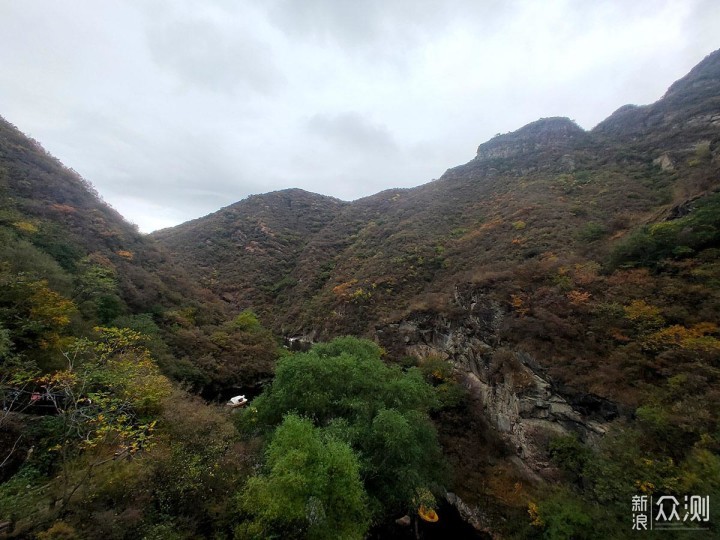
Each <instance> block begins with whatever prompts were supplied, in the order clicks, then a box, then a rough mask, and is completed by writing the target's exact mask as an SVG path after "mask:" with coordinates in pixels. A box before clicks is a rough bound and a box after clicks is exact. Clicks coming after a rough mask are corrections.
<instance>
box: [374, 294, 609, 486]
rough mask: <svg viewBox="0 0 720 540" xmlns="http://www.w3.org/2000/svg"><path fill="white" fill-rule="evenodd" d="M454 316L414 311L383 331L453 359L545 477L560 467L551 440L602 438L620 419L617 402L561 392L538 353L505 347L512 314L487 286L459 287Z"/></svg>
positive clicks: (409, 349) (419, 351)
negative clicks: (503, 336)
mask: <svg viewBox="0 0 720 540" xmlns="http://www.w3.org/2000/svg"><path fill="white" fill-rule="evenodd" d="M453 304H454V307H455V308H456V310H455V312H454V314H453V315H452V316H449V315H445V314H439V313H429V312H426V313H413V314H411V315H409V316H408V317H406V318H404V319H403V320H401V321H399V322H397V323H395V324H391V325H388V326H387V327H383V328H379V329H378V330H377V333H378V337H379V339H380V341H381V343H383V344H384V345H385V344H387V346H388V347H390V346H391V345H390V344H391V343H400V344H402V345H403V346H404V352H405V353H406V354H411V355H415V356H417V357H420V358H426V357H430V356H439V357H443V358H446V359H448V360H450V361H452V363H453V365H454V367H455V369H456V370H457V371H458V373H459V375H460V376H461V379H462V380H463V382H464V383H465V385H466V387H467V388H468V390H469V391H470V392H471V393H473V394H474V395H476V396H479V397H480V398H481V400H482V404H483V413H484V415H485V417H486V418H487V419H488V420H489V421H490V423H491V425H492V426H493V427H494V428H495V429H496V430H497V431H498V433H499V435H500V436H501V438H502V439H503V440H505V442H506V443H507V444H508V446H509V447H510V448H511V449H512V450H513V451H514V452H515V454H516V455H517V456H518V457H519V458H521V459H522V461H523V463H524V464H525V465H526V466H528V467H529V468H530V469H531V470H532V471H534V472H536V473H539V474H541V475H543V473H545V472H548V473H550V472H551V470H552V467H551V465H550V462H549V458H548V456H547V445H548V442H549V441H550V440H551V439H552V438H554V437H557V436H562V435H567V434H570V433H575V434H577V435H578V436H579V437H580V438H581V439H582V440H585V441H588V442H589V443H591V444H592V443H594V442H596V441H597V440H599V438H600V437H602V436H603V435H604V434H605V432H606V431H607V427H606V421H608V420H610V419H612V418H614V417H615V416H617V414H618V411H617V408H616V407H615V406H614V404H612V403H610V402H608V401H607V400H605V399H603V398H600V397H598V396H594V395H592V394H574V393H572V392H570V391H568V390H567V389H561V388H559V387H557V386H556V385H554V384H553V382H552V381H551V380H550V379H549V378H548V377H547V376H546V375H545V373H544V370H543V369H542V368H541V367H540V365H539V363H538V362H537V361H536V360H535V359H534V358H532V357H531V356H530V355H528V354H525V353H522V352H511V351H507V350H503V349H501V348H500V343H499V342H498V330H499V328H500V324H501V322H502V319H503V317H504V316H505V312H504V310H503V308H502V306H501V305H499V304H498V303H497V302H495V301H493V300H491V299H490V297H489V295H487V294H486V293H485V292H484V291H483V290H482V289H475V288H473V287H472V286H469V285H467V286H458V287H456V289H455V295H454V299H453Z"/></svg>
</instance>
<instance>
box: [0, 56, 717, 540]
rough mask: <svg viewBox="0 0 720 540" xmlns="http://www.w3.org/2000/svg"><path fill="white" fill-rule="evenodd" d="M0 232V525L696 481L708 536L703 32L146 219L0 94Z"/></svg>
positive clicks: (155, 520)
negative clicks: (600, 85)
mask: <svg viewBox="0 0 720 540" xmlns="http://www.w3.org/2000/svg"><path fill="white" fill-rule="evenodd" d="M0 239H1V241H0V362H1V364H0V365H1V366H2V371H1V372H0V397H1V398H2V401H3V412H2V415H1V416H0V482H1V483H0V535H6V536H8V537H12V538H41V539H51V538H101V537H103V538H149V539H156V538H157V539H161V538H162V539H165V538H167V539H170V538H173V539H174V538H198V537H205V538H233V537H234V538H238V539H240V538H279V537H282V538H337V537H342V538H363V537H372V538H390V537H400V538H403V537H404V538H412V537H414V536H417V535H424V537H426V538H433V537H442V535H443V534H444V535H445V536H446V537H447V535H455V536H458V535H460V536H461V537H462V536H465V537H479V538H489V537H510V538H622V537H626V536H627V532H628V531H629V530H631V529H630V527H631V525H632V517H633V516H632V512H631V511H630V509H631V501H632V497H633V496H642V495H647V496H654V497H660V496H663V495H668V496H675V497H678V498H682V497H685V496H692V495H701V496H707V495H709V496H710V500H711V515H710V517H709V520H708V521H707V522H706V523H705V522H704V523H703V527H705V528H706V529H707V530H705V531H704V532H703V531H700V532H698V531H693V532H692V533H689V534H692V535H694V536H692V537H693V538H703V537H705V538H712V537H715V536H717V532H718V518H717V511H716V508H717V504H716V502H717V500H718V498H719V497H720V426H719V425H718V411H720V327H719V325H720V51H717V52H715V53H713V54H711V55H710V56H708V57H707V58H705V59H704V60H703V61H702V62H701V63H700V64H699V65H698V66H697V67H696V68H694V69H693V70H692V71H691V72H690V73H689V74H688V75H687V76H686V77H684V78H683V79H681V80H679V81H678V82H676V83H675V84H673V85H672V86H671V88H670V89H669V90H668V92H667V93H666V95H665V96H664V97H663V98H662V99H660V100H659V101H657V102H656V103H654V104H651V105H646V106H626V107H623V108H621V109H619V110H618V111H616V112H615V113H614V114H613V115H611V116H610V117H609V118H608V119H607V120H605V121H603V122H601V123H600V124H599V125H598V126H597V127H595V128H594V129H592V130H590V131H585V130H583V129H582V128H580V127H579V126H577V125H576V124H575V123H574V122H573V121H571V120H569V119H566V118H544V119H540V120H538V121H536V122H533V123H531V124H529V125H527V126H525V127H522V128H520V129H518V130H517V131H514V132H512V133H507V134H499V135H497V136H496V137H494V138H493V139H491V140H490V141H487V142H485V143H483V144H481V145H480V146H479V148H478V151H477V155H476V156H475V157H474V158H473V159H472V160H471V161H469V162H468V163H466V164H465V165H461V166H458V167H455V168H452V169H449V170H448V171H447V172H446V173H445V174H444V175H443V176H442V177H441V178H439V179H437V180H433V181H431V182H429V183H427V184H424V185H421V186H419V187H417V188H412V189H392V190H388V191H384V192H381V193H378V194H376V195H373V196H371V197H367V198H364V199H360V200H357V201H353V202H343V201H339V200H337V199H334V198H331V197H326V196H322V195H316V194H312V193H308V192H305V191H302V190H295V189H293V190H285V191H279V192H274V193H269V194H264V195H255V196H251V197H249V198H247V199H245V200H243V201H240V202H238V203H235V204H233V205H231V206H228V207H226V208H223V209H221V210H219V211H218V212H216V213H214V214H211V215H209V216H206V217H204V218H200V219H197V220H193V221H191V222H188V223H185V224H182V225H180V226H178V227H174V228H171V229H165V230H162V231H158V232H156V233H154V234H152V235H149V236H143V235H141V234H140V233H138V232H137V230H136V229H135V228H134V227H133V226H131V225H130V224H128V223H127V222H126V221H125V220H124V219H123V218H122V216H120V215H119V214H118V213H117V212H116V211H114V210H113V209H112V208H110V207H109V206H108V205H107V204H105V203H104V202H103V201H102V200H101V199H100V198H99V196H98V195H97V193H95V192H94V190H93V189H92V187H91V185H90V184H89V183H88V182H86V181H85V180H83V179H82V178H80V176H79V175H78V174H76V173H75V172H73V171H72V170H71V169H67V168H66V167H64V166H63V165H62V164H60V163H59V162H58V161H57V160H56V159H54V158H53V157H52V156H50V155H48V154H47V153H46V152H45V151H43V149H42V148H41V146H40V145H39V144H38V143H37V142H35V141H32V140H30V139H28V138H27V137H25V136H24V135H22V134H21V133H20V131H18V130H17V129H16V128H15V127H14V126H12V125H11V124H9V123H8V122H5V121H4V120H0ZM342 336H353V337H342ZM283 338H302V340H303V341H304V343H303V346H304V347H305V349H306V350H305V351H304V352H299V353H291V352H290V351H288V350H287V349H285V348H284V347H283V346H282V343H283V341H282V339H283ZM313 343H314V344H313ZM311 345H312V346H311ZM241 393H244V394H247V396H248V397H249V398H251V401H250V403H249V404H248V406H247V407H245V408H243V409H241V410H239V411H237V410H234V409H231V408H229V407H226V406H225V405H224V404H223V402H224V401H225V400H226V399H227V398H228V397H230V396H233V395H235V394H241ZM436 511H437V512H438V513H439V516H440V520H439V522H438V523H437V524H434V523H432V521H433V520H432V516H433V515H434V516H435V517H437V514H435V512H436ZM396 520H399V522H396ZM456 522H457V523H460V525H458V528H457V529H452V528H450V529H442V528H441V527H448V526H449V525H447V524H448V523H456ZM408 524H410V525H408ZM454 526H455V525H453V527H454ZM433 527H435V528H433ZM463 527H466V528H463ZM416 531H417V532H416ZM459 531H462V532H459ZM682 534H684V533H682V532H668V537H677V538H684V536H682ZM673 535H674V536H673Z"/></svg>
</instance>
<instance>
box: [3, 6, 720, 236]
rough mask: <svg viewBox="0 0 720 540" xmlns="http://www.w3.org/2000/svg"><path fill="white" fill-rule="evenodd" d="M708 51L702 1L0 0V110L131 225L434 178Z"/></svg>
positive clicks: (587, 116) (584, 119) (595, 109)
mask: <svg viewBox="0 0 720 540" xmlns="http://www.w3.org/2000/svg"><path fill="white" fill-rule="evenodd" d="M719 47H720V2H718V0H632V1H629V0H543V1H539V0H526V1H522V0H518V1H513V0H474V1H472V0H436V1H431V0H262V1H260V0H257V1H249V0H248V1H243V0H204V1H193V0H124V1H114V0H102V1H101V2H98V1H96V0H95V1H94V0H82V1H81V0H75V1H74V0H63V1H57V0H0V66H1V67H0V115H2V116H4V117H5V118H6V119H7V120H9V121H10V122H12V123H14V124H15V125H17V126H18V127H19V128H20V129H21V130H22V131H23V132H25V133H26V134H28V135H30V136H31V137H34V138H35V139H38V140H39V141H40V142H41V143H42V144H43V146H45V148H46V149H47V150H48V151H50V152H51V153H52V154H54V155H55V156H56V157H58V158H59V159H60V160H61V161H62V162H63V163H65V164H66V165H67V166H69V167H72V168H74V169H75V170H77V171H78V172H79V173H80V174H82V175H83V176H84V177H85V178H86V179H87V180H89V181H91V182H92V183H93V184H94V185H95V187H96V188H97V190H98V191H99V192H100V194H101V195H102V196H103V198H104V199H105V200H106V201H108V202H109V203H110V204H112V205H113V206H114V207H115V208H117V209H118V210H119V211H120V212H121V213H122V214H123V215H125V216H126V217H127V218H128V219H129V220H130V221H133V222H135V223H137V224H138V225H139V226H140V228H141V230H143V231H146V232H148V231H151V230H154V229H157V228H161V227H166V226H170V225H174V224H177V223H181V222H183V221H186V220H188V219H192V218H195V217H199V216H202V215H205V214H207V213H209V212H212V211H215V210H217V209H219V208H220V207H222V206H226V205H228V204H231V203H233V202H235V201H238V200H240V199H242V198H244V197H246V196H247V195H249V194H252V193H263V192H267V191H273V190H276V189H283V188H288V187H301V188H304V189H307V190H309V191H314V192H317V193H323V194H327V195H333V196H335V197H339V198H341V199H345V200H351V199H356V198H359V197H363V196H366V195H370V194H372V193H375V192H377V191H380V190H382V189H387V188H391V187H409V186H415V185H419V184H422V183H425V182H427V181H429V180H431V179H433V178H437V177H439V176H440V175H441V174H442V173H443V172H444V171H445V170H446V169H447V168H449V167H453V166H456V165H460V164H462V163H465V162H467V161H469V160H470V159H471V158H472V157H473V156H474V154H475V150H476V148H477V145H478V144H480V143H482V142H484V141H486V140H487V139H489V138H490V137H492V136H493V135H494V134H496V133H504V132H508V131H513V130H515V129H518V128H519V127H521V126H523V125H524V124H526V123H528V122H531V121H533V120H536V119H537V118H540V117H547V116H568V117H570V118H572V119H574V120H575V121H576V122H578V124H580V126H582V127H583V128H585V129H590V128H592V127H593V126H594V125H595V124H597V123H598V122H600V121H601V120H602V119H604V118H605V117H607V116H608V115H609V114H611V113H612V112H613V111H614V110H615V109H617V108H618V107H620V106H621V105H624V104H626V103H635V104H646V103H651V102H653V101H655V100H657V99H659V98H660V97H661V96H662V95H663V93H664V92H665V90H666V89H667V87H668V86H669V85H670V84H671V83H672V82H673V81H675V80H676V79H678V78H680V77H681V76H683V75H684V74H685V73H686V72H687V71H689V70H690V69H691V68H692V67H693V66H694V65H695V64H697V63H698V62H699V61H700V60H702V58H703V57H704V56H705V55H707V54H708V53H710V52H712V51H713V50H715V49H717V48H719Z"/></svg>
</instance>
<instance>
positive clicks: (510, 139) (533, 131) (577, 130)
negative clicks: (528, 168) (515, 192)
mask: <svg viewBox="0 0 720 540" xmlns="http://www.w3.org/2000/svg"><path fill="white" fill-rule="evenodd" d="M586 136H587V133H586V132H585V131H584V130H583V129H582V128H581V127H580V126H578V125H577V124H576V123H575V122H573V121H572V120H570V119H569V118H563V117H554V118H541V119H540V120H536V121H535V122H532V123H530V124H528V125H526V126H524V127H522V128H520V129H518V130H517V131H513V132H512V133H505V134H503V135H496V136H495V137H493V138H492V139H490V140H489V141H488V142H486V143H483V144H481V145H480V146H479V147H478V150H477V157H476V158H475V159H476V160H477V161H486V160H489V159H498V158H503V159H506V158H509V157H514V156H519V155H527V154H530V153H533V152H536V151H547V150H568V149H571V148H574V147H575V146H577V144H578V143H580V142H582V141H583V140H584V139H585V137H586Z"/></svg>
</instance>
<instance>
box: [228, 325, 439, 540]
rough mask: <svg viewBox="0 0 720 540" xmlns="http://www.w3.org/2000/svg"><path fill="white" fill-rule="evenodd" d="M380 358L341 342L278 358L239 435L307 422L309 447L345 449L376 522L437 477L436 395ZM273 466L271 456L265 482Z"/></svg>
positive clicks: (366, 345)
mask: <svg viewBox="0 0 720 540" xmlns="http://www.w3.org/2000/svg"><path fill="white" fill-rule="evenodd" d="M380 356H381V350H380V349H379V348H378V347H377V346H376V345H375V344H374V343H372V342H369V341H363V340H358V339H355V338H350V337H345V338H337V339H335V340H333V341H331V342H329V343H326V344H318V345H315V346H314V347H313V348H312V349H311V350H310V351H309V352H307V353H301V354H296V355H294V356H291V357H288V358H285V359H282V360H281V361H280V362H279V363H278V366H277V370H276V375H275V380H274V381H273V384H272V386H270V387H269V388H268V389H267V390H266V391H265V392H264V393H263V394H262V395H261V396H260V397H258V398H257V399H255V400H254V402H253V404H252V407H250V408H249V409H247V410H246V411H245V412H244V414H243V415H242V416H241V417H240V420H239V422H240V426H241V429H242V430H244V431H246V432H248V431H249V432H258V431H259V432H272V430H273V429H275V430H276V433H277V429H279V428H276V426H280V425H283V426H284V425H285V423H288V422H290V423H291V424H292V425H296V429H300V428H299V427H298V426H297V425H298V423H301V424H302V422H303V421H301V420H298V419H297V418H295V417H294V416H292V415H298V416H299V417H301V418H305V419H307V420H306V421H307V422H310V423H308V424H302V425H303V426H305V427H304V428H303V429H304V430H305V431H307V433H306V435H305V436H306V437H313V438H315V439H317V440H318V441H326V442H324V443H321V442H317V443H316V444H319V445H321V446H322V444H330V442H329V441H335V442H333V443H332V444H333V445H334V446H333V448H338V449H339V448H342V447H343V446H342V445H348V446H349V448H351V449H352V450H353V452H354V455H355V456H356V458H357V461H358V466H359V471H360V478H361V479H362V483H363V486H364V490H365V491H366V492H367V496H368V498H369V499H368V509H369V512H370V514H368V515H372V516H373V517H374V518H375V519H377V518H380V517H382V516H384V515H385V514H387V513H393V512H397V511H401V510H406V509H408V508H410V507H412V506H413V504H414V503H413V500H414V498H415V497H416V496H417V494H418V490H420V489H423V488H428V487H429V488H433V487H434V486H435V485H436V483H437V482H439V481H441V480H442V473H443V466H442V460H441V459H440V449H439V447H438V444H437V441H436V436H435V430H434V428H433V426H432V424H431V423H430V421H429V418H428V411H429V410H430V409H431V408H432V407H433V406H435V405H436V404H437V398H436V396H435V392H434V391H433V389H432V387H430V386H429V385H428V384H427V383H426V382H425V381H424V380H423V375H422V373H421V372H420V371H419V370H418V369H417V368H411V369H409V370H408V371H403V370H402V369H400V368H399V367H397V366H395V367H392V366H388V365H386V364H384V363H383V362H382V360H381V359H380ZM288 415H291V416H288ZM293 418H295V419H293ZM311 426H314V427H312V430H311ZM288 429H289V428H288ZM268 430H269V431H268ZM313 430H315V431H313ZM276 436H277V435H275V437H276ZM273 440H275V439H273ZM337 451H338V452H340V450H337ZM276 466H277V463H275V462H273V461H272V459H270V462H269V463H268V467H269V474H270V475H271V477H272V475H273V470H274V467H276ZM257 482H261V480H258V481H257ZM264 482H265V484H264V485H266V488H267V489H269V487H268V486H271V485H280V484H275V483H273V482H270V481H269V480H268V481H264ZM278 496H279V494H278ZM318 505H319V509H320V510H321V507H322V501H319V502H318ZM320 510H319V511H320ZM257 511H258V512H259V510H257ZM306 526H309V524H306ZM268 530H269V529H268ZM268 530H266V531H265V532H266V533H267V532H268Z"/></svg>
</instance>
